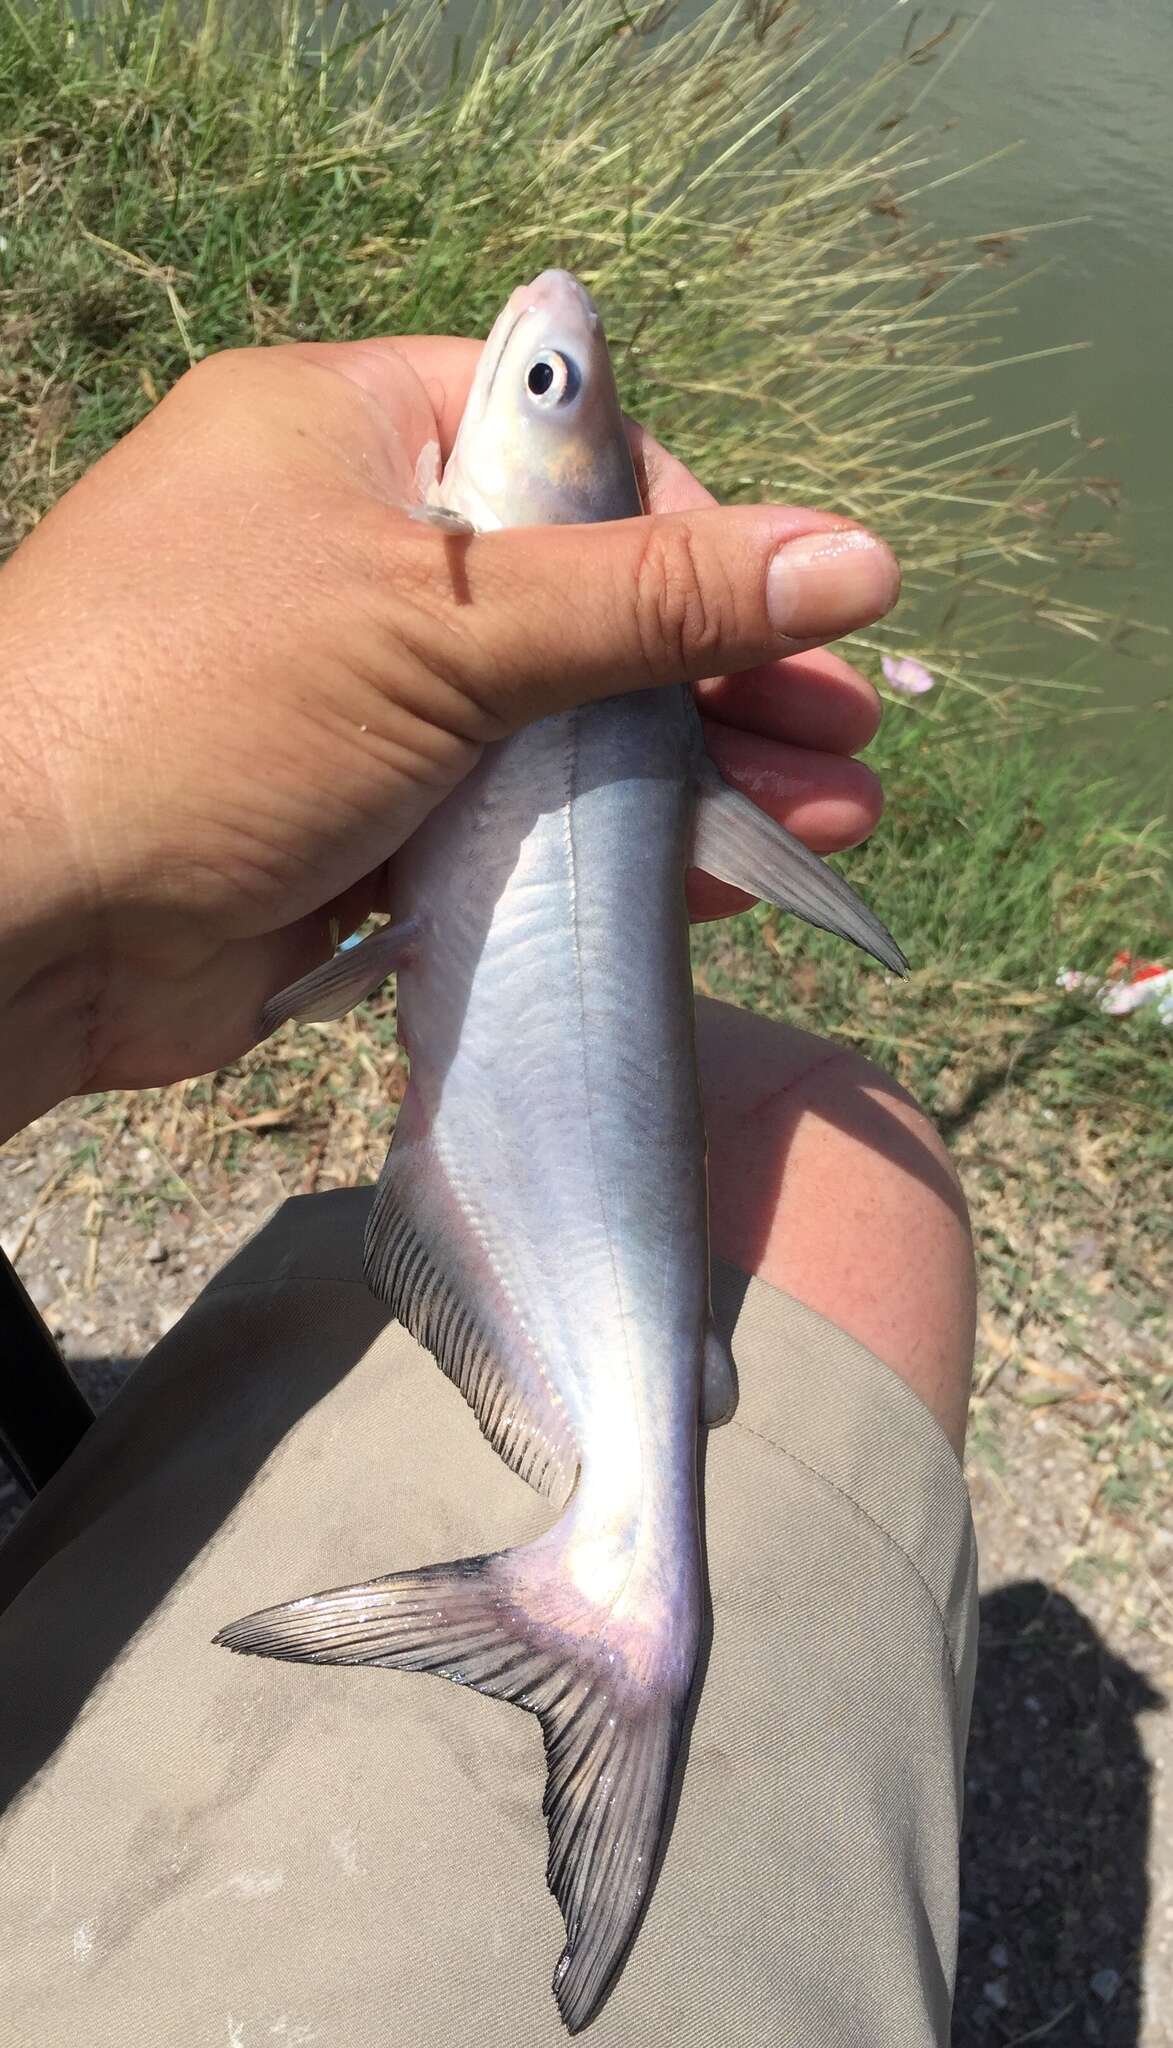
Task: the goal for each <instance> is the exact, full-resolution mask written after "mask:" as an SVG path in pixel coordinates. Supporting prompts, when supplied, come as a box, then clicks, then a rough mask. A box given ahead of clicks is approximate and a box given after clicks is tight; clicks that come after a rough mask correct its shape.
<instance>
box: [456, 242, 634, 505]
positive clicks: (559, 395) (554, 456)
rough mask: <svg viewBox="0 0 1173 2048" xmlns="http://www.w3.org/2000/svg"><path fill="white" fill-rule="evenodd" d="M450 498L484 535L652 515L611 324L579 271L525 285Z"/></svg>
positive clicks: (485, 370)
mask: <svg viewBox="0 0 1173 2048" xmlns="http://www.w3.org/2000/svg"><path fill="white" fill-rule="evenodd" d="M440 495H441V497H442V499H443V502H444V504H445V506H448V507H450V508H451V509H452V510H453V511H456V512H459V513H461V514H463V515H464V516H465V517H467V518H468V519H470V520H471V521H472V524H473V525H474V526H476V527H478V528H480V529H482V530H484V529H486V528H492V527H500V526H548V525H567V524H577V523H579V522H581V521H585V520H594V519H625V518H631V517H633V516H635V515H637V514H639V513H641V512H642V511H643V505H642V503H641V500H640V494H639V485H638V483H637V482H636V476H635V468H634V464H633V462H632V459H631V449H630V447H629V445H628V440H627V434H626V431H625V429H624V425H623V415H622V413H621V412H620V409H619V395H618V393H617V391H616V389H615V376H614V372H613V370H612V368H611V357H610V352H609V350H608V348H607V337H606V335H605V334H604V332H603V323H602V321H601V320H600V318H599V315H598V312H597V310H596V308H595V305H594V302H593V300H592V299H591V296H590V294H589V292H587V291H585V290H584V289H583V286H582V285H581V284H579V282H578V279H577V278H575V277H572V276H571V275H570V272H569V271H567V270H544V271H543V272H542V273H541V275H540V277H535V278H534V280H533V282H532V283H531V284H525V285H520V286H519V287H518V289H517V290H516V291H515V292H514V293H513V295H512V297H511V298H510V299H509V301H508V303H507V305H506V306H505V307H504V309H503V311H502V312H501V314H500V315H499V317H498V319H497V321H496V323H495V324H494V327H493V331H492V333H491V334H490V336H489V338H488V341H487V342H486V343H485V347H484V352H483V354H482V356H481V359H480V363H479V364H478V366H477V372H476V376H475V377H474V379H473V384H472V388H471V390H470V392H469V395H468V400H467V403H466V405H465V409H464V415H463V418H462V420H461V423H460V431H459V433H458V434H457V437H456V442H455V445H454V447H453V450H452V454H451V456H450V458H449V461H448V465H447V468H446V469H445V471H444V480H443V484H442V486H441V492H440Z"/></svg>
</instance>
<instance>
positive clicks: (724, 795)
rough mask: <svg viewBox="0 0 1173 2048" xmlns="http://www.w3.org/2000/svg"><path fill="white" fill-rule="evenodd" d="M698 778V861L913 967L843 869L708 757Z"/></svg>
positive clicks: (893, 964)
mask: <svg viewBox="0 0 1173 2048" xmlns="http://www.w3.org/2000/svg"><path fill="white" fill-rule="evenodd" d="M697 782H698V787H697V805H696V819H695V824H694V827H693V843H692V863H693V866H694V867H698V868H703V869H704V871H705V873H706V874H707V875H712V876H714V877H715V879H716V880H717V881H718V882H728V883H729V884H730V885H731V886H732V887H733V888H735V889H745V890H747V891H748V893H749V894H750V895H751V896H760V897H761V898H762V899H763V901H764V902H766V903H774V904H776V905H777V906H778V908H779V910H790V911H793V912H794V914H795V916H796V917H801V918H805V920H806V922H807V924H814V925H818V926H819V927H820V929H821V930H823V931H825V932H834V933H835V935H836V937H838V938H841V939H850V940H851V942H852V944H853V945H856V946H861V947H862V948H863V950H864V952H865V953H870V954H871V955H872V957H873V958H874V959H876V960H879V961H880V962H881V964H882V965H883V966H884V967H889V968H891V970H892V972H893V973H894V974H907V973H908V962H907V960H906V959H905V957H904V955H903V953H902V952H901V950H900V948H899V946H898V945H897V944H896V941H895V939H894V938H893V937H892V935H891V933H890V932H889V931H887V930H886V929H885V927H884V926H883V925H882V924H881V923H880V920H879V918H878V917H875V916H873V914H872V912H871V911H870V910H869V909H868V908H867V905H866V904H865V903H862V902H861V901H860V899H859V897H858V896H857V895H856V893H855V891H854V889H852V888H849V887H848V884H847V883H846V882H845V881H844V880H843V877H842V875H837V874H836V872H835V870H834V868H829V867H828V866H827V865H826V863H825V861H821V860H820V859H819V857H818V855H817V854H814V853H811V851H810V850H809V848H808V847H805V846H803V845H802V843H801V841H800V840H798V839H795V838H793V836H792V835H791V834H790V833H789V832H787V831H786V830H785V828H784V827H783V826H782V825H778V824H776V823H775V821H774V819H773V818H768V817H767V816H766V813H765V812H764V811H761V810H759V809H758V807H757V805H756V804H754V803H751V802H750V800H749V798H748V797H747V796H742V794H741V792H740V790H736V789H731V788H730V786H729V784H728V783H727V782H726V781H725V780H724V778H723V777H722V775H721V773H720V771H719V770H718V769H717V767H716V766H715V765H714V763H713V762H712V761H711V760H709V758H708V756H707V755H705V756H702V757H701V759H700V761H699V762H698V766H697Z"/></svg>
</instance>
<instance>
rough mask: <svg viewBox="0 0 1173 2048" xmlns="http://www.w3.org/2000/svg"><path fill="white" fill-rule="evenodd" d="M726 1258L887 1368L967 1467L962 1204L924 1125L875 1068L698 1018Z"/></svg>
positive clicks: (713, 1012) (969, 1297)
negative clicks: (843, 1334) (917, 1399)
mask: <svg viewBox="0 0 1173 2048" xmlns="http://www.w3.org/2000/svg"><path fill="white" fill-rule="evenodd" d="M698 1043H699V1050H700V1064H701V1076H702V1085H703V1088H704V1095H705V1110H706V1120H707V1124H708V1132H709V1159H710V1191H711V1208H712V1219H713V1244H714V1249H715V1250H716V1251H717V1252H718V1253H719V1254H720V1255H721V1256H722V1257H724V1258H727V1259H730V1260H732V1261H733V1262H734V1263H735V1264H737V1265H740V1266H741V1267H743V1269H745V1270H747V1271H750V1272H754V1273H757V1274H759V1275H760V1276H761V1277H762V1278H763V1279H764V1280H767V1281H769V1282H770V1283H771V1284H772V1285H773V1286H775V1287H779V1288H781V1289H782V1290H783V1291H784V1292H785V1293H787V1294H791V1295H794V1296H796V1297H797V1299H798V1300H800V1301H803V1302H805V1303H806V1304H807V1305H808V1306H809V1307H811V1308H813V1309H816V1310H818V1312H819V1313H820V1314H822V1315H825V1316H827V1317H828V1319H829V1320H830V1321H832V1322H834V1323H837V1324H838V1325H839V1327H840V1328H841V1329H845V1330H847V1331H848V1332H849V1333H850V1334H851V1335H852V1336H854V1337H856V1338H858V1339H859V1341H860V1342H861V1343H863V1344H866V1345H867V1346H868V1348H869V1349H870V1350H872V1351H874V1352H875V1353H876V1355H877V1356H878V1357H880V1358H882V1359H883V1360H884V1362H885V1363H886V1364H887V1365H890V1366H891V1367H892V1368H893V1369H894V1370H895V1371H896V1372H898V1373H899V1374H900V1375H901V1377H902V1378H903V1379H905V1380H907V1381H908V1383H909V1385H910V1386H912V1387H913V1389H914V1390H915V1391H916V1392H917V1393H918V1394H919V1395H920V1397H921V1398H922V1399H923V1400H924V1401H925V1402H926V1403H927V1405H928V1407H929V1408H930V1409H931V1410H932V1412H933V1413H934V1415H936V1417H937V1419H938V1421H939V1422H940V1423H941V1425H942V1427H943V1428H944V1429H945V1431H946V1434H947V1435H948V1436H949V1438H950V1441H951V1442H952V1443H953V1445H954V1447H955V1448H956V1449H957V1450H958V1451H960V1449H961V1447H962V1443H963V1441H964V1435H965V1416H966V1409H967V1405H968V1399H969V1380H970V1372H971V1369H972V1364H973V1344H974V1317H975V1285H974V1265H973V1248H972V1242H971V1237H970V1229H969V1217H968V1212H967V1209H966V1205H965V1198H964V1195H963V1194H962V1192H961V1188H960V1185H959V1183H958V1180H957V1176H956V1173H955V1172H954V1169H953V1166H952V1162H951V1161H950V1159H949V1155H948V1153H947V1152H946V1150H945V1147H944V1145H943V1143H942V1141H941V1139H940V1137H939V1136H938V1134H937V1132H936V1131H935V1130H934V1128H933V1125H932V1123H931V1122H930V1121H929V1119H928V1117H927V1116H926V1115H925V1113H924V1111H923V1110H922V1109H921V1108H920V1107H919V1106H918V1105H917V1103H916V1102H914V1101H913V1099H912V1097H911V1096H910V1095H908V1094H907V1092H906V1091H905V1090H904V1089H903V1088H901V1087H900V1086H899V1085H898V1083H897V1082H895V1081H893V1080H892V1079H891V1077H890V1076H889V1075H887V1074H885V1073H884V1072H883V1071H882V1070H881V1069H880V1068H878V1067H876V1066H873V1065H872V1063H871V1062H870V1061H869V1060H866V1059H865V1058H864V1057H863V1055H862V1054H860V1053H857V1052H855V1051H854V1050H853V1049H851V1048H850V1047H846V1046H841V1045H836V1044H834V1043H833V1042H831V1041H829V1040H827V1039H821V1038H818V1037H817V1036H815V1035H814V1034H813V1033H811V1032H806V1031H799V1030H796V1029H795V1028H794V1027H792V1026H789V1025H785V1024H776V1023H773V1022H771V1021H770V1020H768V1019H766V1018H763V1017H758V1016H754V1015H751V1014H750V1013H748V1012H745V1011H739V1010H734V1009H731V1008H729V1007H728V1006H726V1005H722V1004H716V1003H702V1004H700V1005H699V1006H698Z"/></svg>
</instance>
